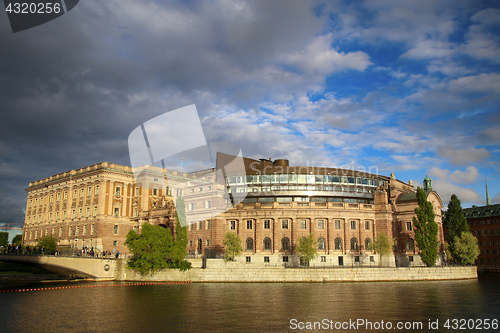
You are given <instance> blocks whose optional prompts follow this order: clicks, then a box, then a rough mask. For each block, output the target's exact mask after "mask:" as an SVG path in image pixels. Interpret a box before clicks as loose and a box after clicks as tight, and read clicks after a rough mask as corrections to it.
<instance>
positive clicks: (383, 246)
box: [367, 231, 393, 265]
mask: <svg viewBox="0 0 500 333" xmlns="http://www.w3.org/2000/svg"><path fill="white" fill-rule="evenodd" d="M392 246H393V243H392V242H391V241H390V239H389V237H388V236H387V234H386V233H385V232H383V231H382V232H380V233H379V234H378V235H377V238H375V240H374V241H373V242H372V243H371V244H370V248H369V249H367V250H373V251H375V252H376V253H378V254H379V255H380V265H382V256H385V255H388V254H391V252H392V251H391V250H392Z"/></svg>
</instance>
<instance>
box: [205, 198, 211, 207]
mask: <svg viewBox="0 0 500 333" xmlns="http://www.w3.org/2000/svg"><path fill="white" fill-rule="evenodd" d="M205 208H212V200H207V201H206V202H205Z"/></svg>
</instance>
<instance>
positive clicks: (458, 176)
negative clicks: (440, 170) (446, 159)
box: [450, 165, 479, 184]
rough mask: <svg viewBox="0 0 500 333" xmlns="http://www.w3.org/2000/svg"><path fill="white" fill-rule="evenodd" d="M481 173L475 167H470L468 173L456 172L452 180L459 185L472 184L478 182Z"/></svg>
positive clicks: (453, 173)
mask: <svg viewBox="0 0 500 333" xmlns="http://www.w3.org/2000/svg"><path fill="white" fill-rule="evenodd" d="M478 176H479V172H478V170H477V168H476V167H475V166H472V165H471V166H468V167H467V169H466V171H460V170H455V171H453V172H452V173H451V174H450V180H451V181H452V182H454V183H459V184H471V183H474V182H475V181H476V180H477V177H478Z"/></svg>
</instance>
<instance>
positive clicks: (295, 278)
mask: <svg viewBox="0 0 500 333" xmlns="http://www.w3.org/2000/svg"><path fill="white" fill-rule="evenodd" d="M212 266H213V267H208V268H204V269H203V268H192V269H190V270H188V271H185V272H181V271H179V270H177V269H168V270H164V271H161V272H158V273H155V274H149V275H144V276H143V275H141V274H140V273H138V272H136V271H134V270H131V269H128V268H127V267H126V262H125V261H124V260H120V262H119V263H117V268H116V271H115V280H118V281H191V282H358V281H359V282H361V281H419V280H459V279H476V278H477V268H476V267H475V266H466V267H387V268H385V267H382V268H379V267H371V268H368V267H367V268H359V267H358V268H356V267H355V268H284V267H272V266H271V267H259V268H257V267H255V268H252V267H249V266H246V267H245V266H244V265H238V264H237V263H224V262H221V263H217V264H216V265H212ZM214 266H216V267H214ZM217 266H218V267H217Z"/></svg>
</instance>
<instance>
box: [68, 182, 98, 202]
mask: <svg viewBox="0 0 500 333" xmlns="http://www.w3.org/2000/svg"><path fill="white" fill-rule="evenodd" d="M95 194H96V195H97V194H99V185H96V187H95ZM64 196H66V194H65V195H64ZM65 199H66V198H65Z"/></svg>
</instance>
